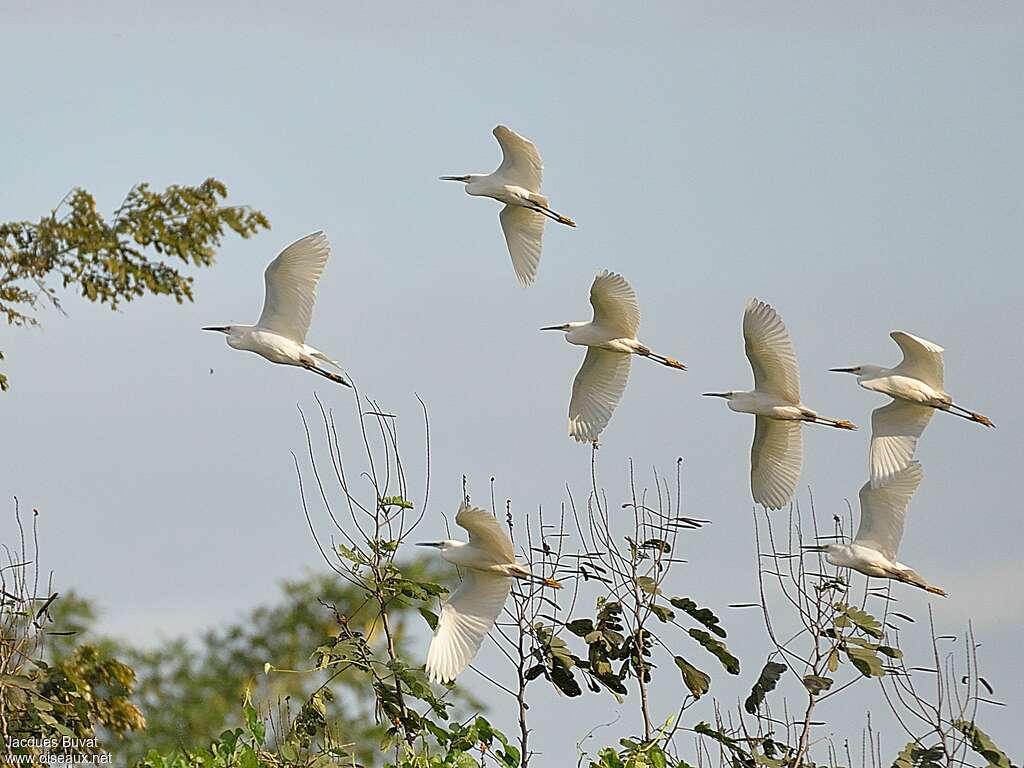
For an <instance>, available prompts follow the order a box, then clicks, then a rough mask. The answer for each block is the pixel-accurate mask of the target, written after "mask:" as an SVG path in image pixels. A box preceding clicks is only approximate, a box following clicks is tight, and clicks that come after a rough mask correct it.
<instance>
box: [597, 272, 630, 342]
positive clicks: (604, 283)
mask: <svg viewBox="0 0 1024 768" xmlns="http://www.w3.org/2000/svg"><path fill="white" fill-rule="evenodd" d="M590 303H591V305H592V306H593V307H594V325H599V326H601V328H603V329H605V330H607V331H610V332H611V333H614V334H615V335H616V337H617V338H620V339H635V338H636V332H637V330H638V329H639V328H640V305H639V304H638V303H637V300H636V291H634V290H633V286H631V285H630V284H629V283H627V282H626V278H624V277H623V276H622V275H619V274H616V273H615V272H609V271H608V270H607V269H605V270H602V271H601V272H598V273H597V277H595V278H594V283H593V284H592V285H591V286H590Z"/></svg>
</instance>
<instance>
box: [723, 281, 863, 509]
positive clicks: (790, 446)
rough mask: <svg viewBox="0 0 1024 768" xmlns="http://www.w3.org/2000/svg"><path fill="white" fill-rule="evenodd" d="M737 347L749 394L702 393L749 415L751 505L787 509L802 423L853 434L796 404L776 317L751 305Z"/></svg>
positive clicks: (792, 357)
mask: <svg viewBox="0 0 1024 768" xmlns="http://www.w3.org/2000/svg"><path fill="white" fill-rule="evenodd" d="M743 341H744V345H745V347H746V352H747V359H748V360H750V367H751V368H752V369H753V370H754V389H752V390H751V391H749V392H742V391H738V390H732V391H729V392H705V393H704V396H705V397H724V398H725V399H726V400H728V401H729V402H728V405H729V409H730V410H733V411H736V412H738V413H752V414H754V416H755V417H756V418H755V422H754V442H753V444H752V445H751V446H750V492H751V494H752V495H753V497H754V501H756V502H757V503H758V504H763V505H764V506H765V507H768V508H769V509H781V508H782V507H783V506H784V505H786V504H787V503H789V501H790V499H792V498H793V494H794V493H795V492H796V485H797V483H798V482H799V481H800V467H801V465H802V464H803V460H804V446H803V432H802V431H801V424H802V423H803V422H805V421H807V422H811V423H813V424H824V425H826V426H829V427H836V428H838V429H856V428H857V427H856V426H855V425H854V424H852V423H850V422H849V421H846V420H845V419H829V418H826V417H824V416H819V415H818V414H817V413H815V412H814V411H812V410H811V409H810V408H808V407H807V406H806V405H804V404H803V403H802V402H801V401H800V369H799V367H798V366H797V363H796V352H794V351H793V341H792V339H790V338H789V332H788V331H787V330H786V326H785V325H784V324H783V322H782V318H781V317H780V316H779V313H778V312H776V311H775V310H774V309H773V308H772V307H771V306H770V305H768V304H765V303H764V302H763V301H758V300H757V299H751V300H750V301H749V302H747V306H746V309H745V310H744V312H743Z"/></svg>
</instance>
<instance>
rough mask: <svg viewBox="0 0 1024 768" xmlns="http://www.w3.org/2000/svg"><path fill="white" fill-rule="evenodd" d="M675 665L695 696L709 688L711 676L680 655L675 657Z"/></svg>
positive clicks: (701, 694)
mask: <svg viewBox="0 0 1024 768" xmlns="http://www.w3.org/2000/svg"><path fill="white" fill-rule="evenodd" d="M675 662H676V666H677V667H679V671H680V672H682V674H683V682H684V683H686V687H687V688H689V689H690V693H692V694H693V695H694V696H695V697H696V698H698V699H699V698H700V697H701V696H703V695H704V694H705V693H707V692H708V691H709V690H710V689H711V677H710V675H708V674H707V673H705V672H702V671H701V670H699V669H697V668H696V667H695V666H693V665H692V664H691V663H690V662H688V661H687V660H686V659H684V658H683V657H682V656H676V657H675Z"/></svg>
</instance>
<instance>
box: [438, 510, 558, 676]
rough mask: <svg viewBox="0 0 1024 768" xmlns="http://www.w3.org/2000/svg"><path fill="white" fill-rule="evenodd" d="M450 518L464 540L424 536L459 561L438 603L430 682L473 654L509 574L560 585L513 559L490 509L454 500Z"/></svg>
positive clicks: (491, 623) (493, 618)
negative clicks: (456, 583) (457, 576)
mask: <svg viewBox="0 0 1024 768" xmlns="http://www.w3.org/2000/svg"><path fill="white" fill-rule="evenodd" d="M455 522H456V523H457V524H458V525H460V526H462V527H463V528H464V529H465V530H466V531H467V532H468V533H469V542H468V543H467V542H465V541H428V542H423V543H421V544H419V546H421V547H436V548H437V549H439V550H441V557H443V558H444V559H445V560H447V561H448V562H449V563H453V564H454V565H457V566H460V567H461V568H462V569H463V570H462V585H461V586H460V587H459V588H458V589H457V590H455V594H453V595H452V596H451V597H450V598H449V599H448V602H447V603H445V604H444V606H443V607H442V608H441V615H440V616H439V617H438V619H437V629H435V630H434V637H433V639H432V640H431V641H430V648H429V649H428V650H427V675H428V677H429V678H430V679H431V680H433V681H434V682H439V683H447V682H451V681H452V680H454V679H455V678H456V677H457V676H458V675H459V674H460V673H461V672H462V671H463V670H464V669H465V668H466V667H467V666H469V663H470V662H471V661H472V660H473V657H474V656H476V652H477V651H478V650H480V644H481V643H482V642H483V640H484V637H485V636H486V635H487V633H488V632H490V631H491V627H493V626H494V622H495V621H497V619H498V614H500V613H501V609H502V608H503V607H504V605H505V600H506V599H507V598H508V593H509V591H510V590H511V589H512V579H525V580H529V581H539V582H541V583H543V584H544V586H547V587H552V588H554V589H561V587H562V585H561V584H559V583H558V582H557V581H555V580H554V579H548V578H543V577H540V576H536V575H534V574H533V573H531V572H530V569H529V568H527V567H526V566H524V565H521V564H519V563H517V562H516V553H515V549H514V548H513V546H512V539H510V538H509V536H508V533H506V532H505V531H504V530H503V529H502V527H501V525H500V524H499V523H498V521H497V520H495V519H494V515H492V514H491V513H490V512H488V511H487V510H485V509H479V508H477V507H471V506H469V505H468V504H467V503H466V502H465V501H463V502H462V504H461V505H460V506H459V511H458V514H456V515H455Z"/></svg>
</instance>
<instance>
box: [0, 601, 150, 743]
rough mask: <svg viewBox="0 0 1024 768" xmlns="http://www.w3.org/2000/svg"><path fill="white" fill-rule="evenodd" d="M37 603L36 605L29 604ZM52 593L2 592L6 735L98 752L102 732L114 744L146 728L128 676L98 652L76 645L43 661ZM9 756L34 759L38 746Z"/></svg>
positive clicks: (0, 697) (1, 684)
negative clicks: (38, 596)
mask: <svg viewBox="0 0 1024 768" xmlns="http://www.w3.org/2000/svg"><path fill="white" fill-rule="evenodd" d="M38 602H41V603H42V604H41V605H39V606H37V605H36V603H38ZM59 604H60V600H59V598H58V597H57V595H56V594H54V595H51V596H50V597H49V598H47V599H46V600H45V601H37V600H31V599H29V600H26V599H19V598H16V597H15V596H13V595H8V593H7V592H6V591H5V592H4V598H3V601H2V606H0V629H2V635H3V642H2V643H0V670H5V672H4V673H3V674H0V712H2V713H3V714H4V717H3V723H2V725H3V734H0V738H2V739H3V741H2V742H0V743H3V744H4V746H5V748H6V737H8V736H11V735H16V736H17V738H18V739H19V740H22V743H26V744H31V743H32V741H33V740H35V744H37V745H38V744H40V743H41V740H43V739H46V738H52V737H55V736H57V737H70V738H75V739H78V740H80V742H79V743H80V744H81V747H80V748H79V751H80V752H83V753H101V752H103V751H104V749H103V748H102V747H101V746H100V745H99V742H98V741H95V739H96V738H97V737H98V736H100V735H101V734H102V735H104V736H106V737H108V738H109V737H114V738H119V737H121V736H123V735H124V734H126V733H128V732H129V731H137V730H139V729H142V728H144V727H145V725H146V721H145V718H144V717H143V715H142V713H141V712H140V711H139V709H138V708H137V707H136V706H135V704H133V703H132V701H131V697H132V693H133V688H134V686H135V673H134V672H133V671H132V669H131V668H130V667H129V666H127V665H126V664H124V663H123V662H121V661H119V660H118V659H116V658H114V657H113V656H111V655H110V654H109V653H108V652H106V651H105V650H104V649H101V648H99V647H96V646H94V645H91V644H81V645H78V646H77V647H75V648H74V651H73V652H72V653H70V654H69V655H68V656H67V657H65V658H62V659H59V660H47V659H44V658H43V657H42V655H41V654H40V653H39V652H40V651H41V649H43V648H44V647H45V646H44V643H43V642H42V641H43V640H44V639H45V635H46V633H47V632H48V630H49V627H50V625H51V624H52V618H51V613H50V612H51V611H53V612H54V613H56V612H57V607H58V606H59ZM11 751H12V752H13V753H14V754H21V755H36V756H37V755H39V754H40V753H41V749H40V748H39V747H38V746H24V747H15V748H14V749H12V750H11Z"/></svg>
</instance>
